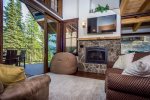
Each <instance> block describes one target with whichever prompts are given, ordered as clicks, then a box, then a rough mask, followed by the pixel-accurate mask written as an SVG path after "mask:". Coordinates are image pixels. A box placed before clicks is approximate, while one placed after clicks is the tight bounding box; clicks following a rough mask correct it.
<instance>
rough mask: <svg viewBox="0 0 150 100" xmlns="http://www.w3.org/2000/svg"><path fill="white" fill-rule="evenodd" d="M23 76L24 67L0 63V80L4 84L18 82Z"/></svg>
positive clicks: (23, 78)
mask: <svg viewBox="0 0 150 100" xmlns="http://www.w3.org/2000/svg"><path fill="white" fill-rule="evenodd" d="M25 78H26V76H25V72H24V68H22V67H15V66H11V65H3V64H0V80H1V81H2V83H3V84H4V85H9V84H12V83H16V82H20V81H23V80H25Z"/></svg>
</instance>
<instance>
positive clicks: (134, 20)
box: [121, 16, 150, 25]
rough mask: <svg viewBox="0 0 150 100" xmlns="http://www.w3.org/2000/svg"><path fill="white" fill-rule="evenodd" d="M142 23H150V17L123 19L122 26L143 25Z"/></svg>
mask: <svg viewBox="0 0 150 100" xmlns="http://www.w3.org/2000/svg"><path fill="white" fill-rule="evenodd" d="M141 22H150V16H145V17H139V18H128V19H122V20H121V24H123V25H125V24H135V23H141Z"/></svg>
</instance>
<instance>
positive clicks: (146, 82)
mask: <svg viewBox="0 0 150 100" xmlns="http://www.w3.org/2000/svg"><path fill="white" fill-rule="evenodd" d="M146 55H150V52H147V53H136V54H135V56H134V58H133V61H136V60H138V59H140V58H142V57H144V56H146ZM113 64H114V63H112V62H111V63H109V64H108V69H107V71H106V79H105V80H106V81H105V88H106V98H107V100H150V79H149V78H144V77H137V76H127V75H121V73H122V71H123V70H121V69H117V68H112V67H113Z"/></svg>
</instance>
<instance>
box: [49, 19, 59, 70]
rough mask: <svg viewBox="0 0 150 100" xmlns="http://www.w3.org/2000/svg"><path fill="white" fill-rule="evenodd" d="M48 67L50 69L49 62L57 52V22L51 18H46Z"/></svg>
mask: <svg viewBox="0 0 150 100" xmlns="http://www.w3.org/2000/svg"><path fill="white" fill-rule="evenodd" d="M47 18H48V22H47V23H48V25H47V28H48V29H47V30H48V67H50V62H51V60H52V57H53V56H54V55H55V54H56V52H57V36H58V25H59V22H58V21H57V20H55V19H53V18H52V17H50V16H48V17H47Z"/></svg>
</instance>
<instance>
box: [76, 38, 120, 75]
mask: <svg viewBox="0 0 150 100" xmlns="http://www.w3.org/2000/svg"><path fill="white" fill-rule="evenodd" d="M78 43H79V44H78V45H79V46H78V70H79V71H84V72H92V73H101V74H105V71H106V69H107V63H108V62H115V61H116V60H117V58H118V57H119V55H120V54H121V40H120V38H119V37H118V38H117V37H115V38H96V39H95V38H86V39H84V38H82V39H81V38H80V39H79V40H78Z"/></svg>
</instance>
